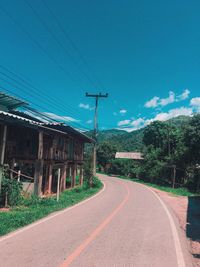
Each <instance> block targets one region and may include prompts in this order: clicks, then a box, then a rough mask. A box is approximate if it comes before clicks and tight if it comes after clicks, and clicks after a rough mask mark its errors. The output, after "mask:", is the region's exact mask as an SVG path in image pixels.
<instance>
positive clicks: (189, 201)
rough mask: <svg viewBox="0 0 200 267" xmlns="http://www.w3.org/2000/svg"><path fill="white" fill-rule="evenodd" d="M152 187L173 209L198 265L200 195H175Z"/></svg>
mask: <svg viewBox="0 0 200 267" xmlns="http://www.w3.org/2000/svg"><path fill="white" fill-rule="evenodd" d="M151 189H153V190H154V191H155V192H156V193H157V194H158V195H159V196H160V197H161V198H162V199H163V200H164V201H165V202H166V203H167V204H168V205H169V206H170V207H171V208H172V210H173V211H174V213H175V215H176V217H177V218H178V220H179V224H180V227H181V229H182V230H183V231H184V232H185V234H186V236H187V239H188V245H189V249H190V252H191V254H192V256H193V259H194V266H195V267H200V197H183V196H175V195H172V194H170V193H167V192H163V191H160V190H158V189H155V188H151Z"/></svg>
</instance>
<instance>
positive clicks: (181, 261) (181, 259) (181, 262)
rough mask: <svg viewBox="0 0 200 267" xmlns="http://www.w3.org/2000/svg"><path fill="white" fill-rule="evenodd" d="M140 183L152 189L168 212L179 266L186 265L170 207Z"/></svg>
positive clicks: (184, 266)
mask: <svg viewBox="0 0 200 267" xmlns="http://www.w3.org/2000/svg"><path fill="white" fill-rule="evenodd" d="M138 184H139V183H138ZM140 185H141V186H143V187H145V188H147V189H148V190H149V191H151V192H152V193H153V194H154V196H155V197H156V198H157V199H158V200H159V202H160V203H161V205H162V207H163V208H164V210H165V212H166V213H167V216H168V219H169V222H170V226H171V230H172V236H173V239H174V245H175V250H176V258H177V263H178V267H186V265H185V260H184V256H183V251H182V248H181V243H180V239H179V235H178V232H177V229H176V225H175V223H174V220H173V218H172V215H171V214H170V212H169V209H168V208H167V206H166V205H165V203H164V202H163V201H162V199H161V198H160V197H159V196H158V195H157V194H156V193H155V192H154V191H153V190H152V189H151V188H149V187H148V186H146V185H142V184H140Z"/></svg>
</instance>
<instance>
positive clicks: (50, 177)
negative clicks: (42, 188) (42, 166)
mask: <svg viewBox="0 0 200 267" xmlns="http://www.w3.org/2000/svg"><path fill="white" fill-rule="evenodd" d="M52 172H53V165H52V163H50V164H49V188H48V193H49V194H51V187H52Z"/></svg>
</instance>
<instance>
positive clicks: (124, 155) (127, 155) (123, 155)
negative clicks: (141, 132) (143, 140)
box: [115, 152, 143, 160]
mask: <svg viewBox="0 0 200 267" xmlns="http://www.w3.org/2000/svg"><path fill="white" fill-rule="evenodd" d="M115 158H116V159H138V160H142V159H143V157H142V153H140V152H117V153H116V154H115Z"/></svg>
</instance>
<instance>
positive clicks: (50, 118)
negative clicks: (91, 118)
mask: <svg viewBox="0 0 200 267" xmlns="http://www.w3.org/2000/svg"><path fill="white" fill-rule="evenodd" d="M6 82H7V81H6ZM7 83H9V82H7ZM10 84H11V83H10ZM15 87H16V86H15ZM0 88H1V89H3V90H4V91H5V92H8V93H9V94H12V95H15V96H16V97H18V98H21V96H19V95H18V94H16V93H13V92H12V91H10V90H8V89H6V88H4V87H3V86H0ZM16 88H18V89H19V87H16ZM23 99H24V100H25V101H26V102H29V103H31V104H33V105H34V106H36V107H38V108H39V109H43V107H41V106H40V105H38V104H36V103H34V102H33V101H29V100H27V99H26V98H23ZM32 110H33V109H32ZM46 110H47V111H48V112H49V113H52V112H51V110H49V109H46ZM38 112H39V111H38ZM40 114H42V115H43V117H44V116H45V117H46V118H48V119H49V120H51V121H56V122H58V123H60V121H59V120H54V119H53V118H52V117H51V116H50V115H49V116H48V115H47V114H45V113H43V112H40ZM58 116H59V115H58ZM60 117H62V116H60ZM68 123H69V122H68ZM70 124H72V125H73V124H74V125H76V126H74V127H78V128H79V127H80V128H83V129H85V130H90V129H89V128H87V127H85V126H83V125H81V124H79V123H78V122H72V121H70Z"/></svg>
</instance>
